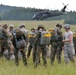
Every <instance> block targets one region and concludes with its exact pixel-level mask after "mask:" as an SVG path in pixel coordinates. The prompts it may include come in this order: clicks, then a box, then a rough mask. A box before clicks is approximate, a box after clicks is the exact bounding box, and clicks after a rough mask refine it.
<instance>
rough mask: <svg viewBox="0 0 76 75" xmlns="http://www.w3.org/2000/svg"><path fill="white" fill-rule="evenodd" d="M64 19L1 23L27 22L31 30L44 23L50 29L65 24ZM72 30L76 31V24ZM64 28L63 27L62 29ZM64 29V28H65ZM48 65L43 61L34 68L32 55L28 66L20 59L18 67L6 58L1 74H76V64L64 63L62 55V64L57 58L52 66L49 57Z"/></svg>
mask: <svg viewBox="0 0 76 75" xmlns="http://www.w3.org/2000/svg"><path fill="white" fill-rule="evenodd" d="M63 22H64V21H63V20H61V21H0V23H2V24H4V23H7V24H14V25H15V26H18V25H20V24H21V23H25V26H26V29H27V30H29V31H30V29H31V27H34V28H36V27H37V26H38V25H39V24H43V25H44V26H45V28H46V29H47V30H48V29H49V28H53V27H55V25H56V24H57V23H61V24H63ZM71 28H72V31H75V29H76V26H75V25H72V26H71ZM62 30H63V29H62ZM63 31H64V30H63ZM47 61H48V63H47V66H46V67H44V66H43V62H41V64H39V66H38V67H37V68H34V64H33V62H32V57H31V58H30V59H28V66H24V65H23V62H22V61H21V60H20V63H19V64H20V65H19V66H18V67H16V66H15V63H14V61H13V60H12V61H7V60H5V59H4V58H3V59H0V75H76V66H74V64H73V63H71V62H70V63H69V64H68V65H65V64H64V58H63V57H62V64H61V65H58V63H57V60H56V61H55V63H54V65H53V66H51V64H50V59H47Z"/></svg>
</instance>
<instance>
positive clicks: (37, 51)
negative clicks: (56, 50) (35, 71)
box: [35, 45, 47, 67]
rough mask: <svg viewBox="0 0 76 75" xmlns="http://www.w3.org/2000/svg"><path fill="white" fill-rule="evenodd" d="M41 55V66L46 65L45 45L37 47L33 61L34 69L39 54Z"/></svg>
mask: <svg viewBox="0 0 76 75" xmlns="http://www.w3.org/2000/svg"><path fill="white" fill-rule="evenodd" d="M41 53H42V59H43V64H44V65H46V63H47V61H46V45H40V46H37V50H36V59H35V67H37V65H38V64H39V61H40V54H41Z"/></svg>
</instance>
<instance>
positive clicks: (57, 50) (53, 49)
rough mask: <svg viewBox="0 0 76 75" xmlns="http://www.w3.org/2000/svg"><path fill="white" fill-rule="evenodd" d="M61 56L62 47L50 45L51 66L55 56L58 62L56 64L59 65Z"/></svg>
mask: <svg viewBox="0 0 76 75" xmlns="http://www.w3.org/2000/svg"><path fill="white" fill-rule="evenodd" d="M61 54H62V46H53V45H51V55H50V58H51V64H53V62H54V60H55V56H56V58H57V60H58V64H61Z"/></svg>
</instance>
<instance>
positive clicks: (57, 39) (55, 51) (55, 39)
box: [50, 24, 63, 65]
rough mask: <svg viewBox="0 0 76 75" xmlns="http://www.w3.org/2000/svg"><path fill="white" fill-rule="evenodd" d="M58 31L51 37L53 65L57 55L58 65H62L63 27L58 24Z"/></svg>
mask: <svg viewBox="0 0 76 75" xmlns="http://www.w3.org/2000/svg"><path fill="white" fill-rule="evenodd" d="M56 27H57V28H56V29H54V32H53V33H52V36H51V42H50V43H51V64H52V65H53V63H54V60H55V55H57V60H58V64H61V53H62V40H63V35H62V32H61V28H62V25H61V24H57V25H56Z"/></svg>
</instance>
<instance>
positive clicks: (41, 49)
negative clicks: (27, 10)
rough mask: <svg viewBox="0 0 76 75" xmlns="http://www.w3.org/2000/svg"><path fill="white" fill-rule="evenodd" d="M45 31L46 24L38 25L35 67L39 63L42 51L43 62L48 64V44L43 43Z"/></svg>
mask: <svg viewBox="0 0 76 75" xmlns="http://www.w3.org/2000/svg"><path fill="white" fill-rule="evenodd" d="M43 31H44V26H43V25H39V26H38V32H37V34H36V37H35V43H34V44H35V46H36V47H37V50H36V59H35V67H37V65H38V64H39V60H40V53H41V52H42V59H43V64H44V65H46V63H47V61H46V45H42V44H41V33H42V32H43Z"/></svg>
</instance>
